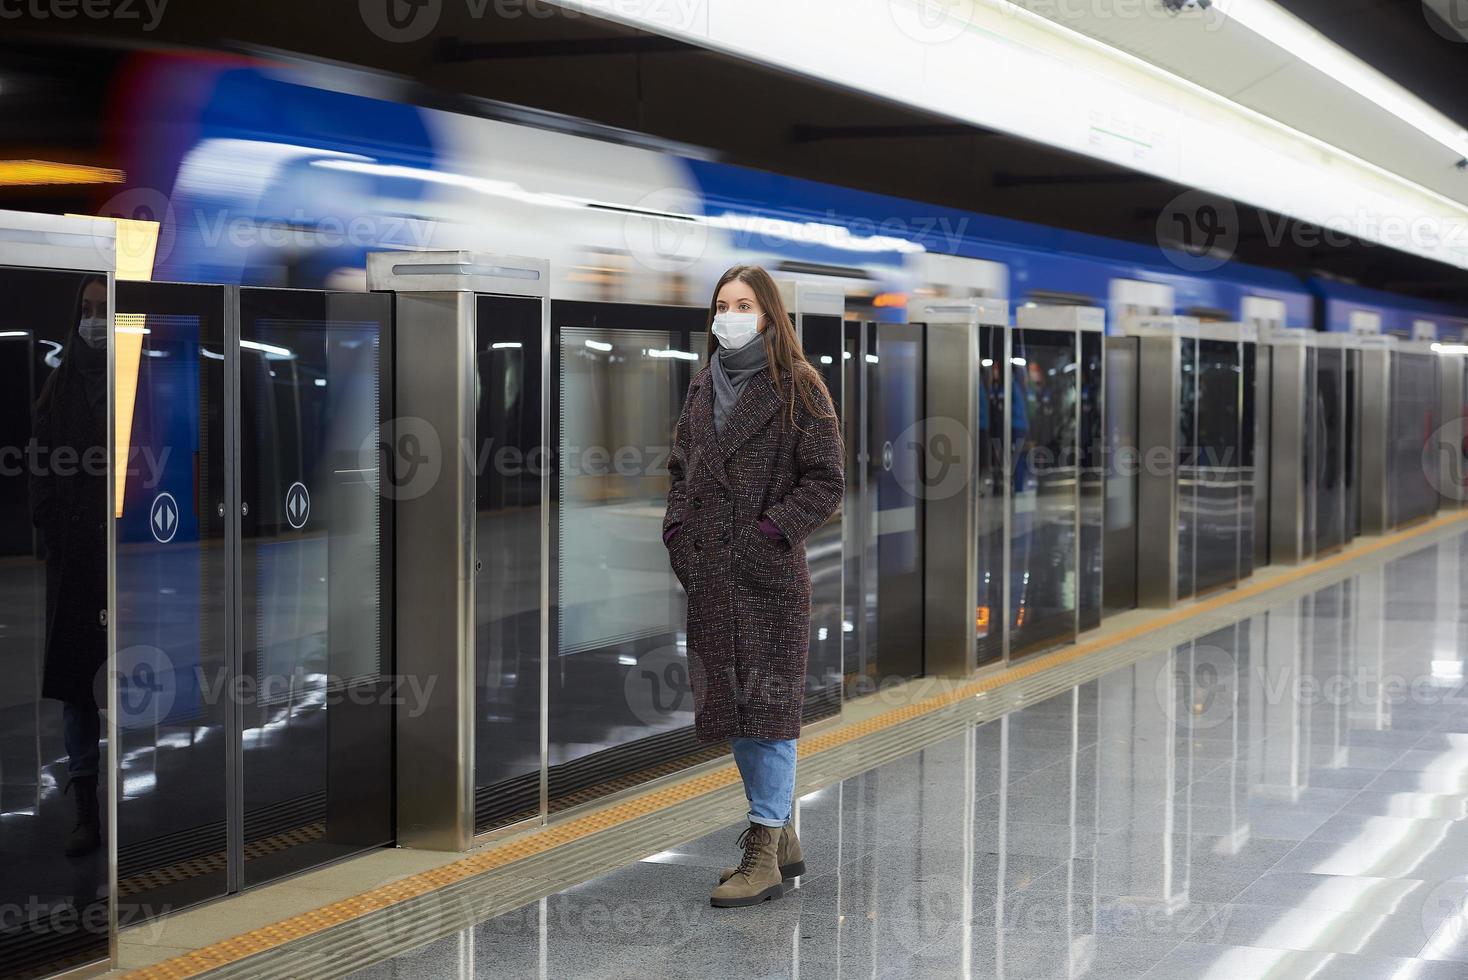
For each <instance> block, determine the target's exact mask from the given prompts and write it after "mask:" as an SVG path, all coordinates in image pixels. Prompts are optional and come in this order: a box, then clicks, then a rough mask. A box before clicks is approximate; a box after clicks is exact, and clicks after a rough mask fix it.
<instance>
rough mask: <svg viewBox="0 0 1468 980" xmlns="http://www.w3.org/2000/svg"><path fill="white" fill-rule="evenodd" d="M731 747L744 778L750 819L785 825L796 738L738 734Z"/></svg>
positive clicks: (791, 794)
mask: <svg viewBox="0 0 1468 980" xmlns="http://www.w3.org/2000/svg"><path fill="white" fill-rule="evenodd" d="M730 746H731V747H732V749H733V750H734V764H735V765H736V766H738V767H739V775H740V776H741V777H743V779H744V797H745V799H747V800H748V801H749V822H750V823H757V824H763V825H764V826H766V827H783V826H785V824H786V822H787V821H789V819H790V808H791V806H792V804H793V801H794V799H795V739H793V738H742V737H739V738H733V739H730Z"/></svg>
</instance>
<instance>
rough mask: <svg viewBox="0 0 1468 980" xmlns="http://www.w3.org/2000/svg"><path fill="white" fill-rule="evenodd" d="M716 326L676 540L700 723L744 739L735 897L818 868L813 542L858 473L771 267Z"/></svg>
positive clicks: (689, 443) (712, 307) (692, 391)
mask: <svg viewBox="0 0 1468 980" xmlns="http://www.w3.org/2000/svg"><path fill="white" fill-rule="evenodd" d="M709 332H710V334H711V336H710V337H709V349H710V350H714V354H713V356H711V357H710V359H709V364H708V365H707V366H706V367H704V369H703V370H701V371H699V372H698V374H696V375H695V376H694V378H693V381H692V383H691V384H690V385H689V386H688V397H687V400H686V401H685V402H684V405H683V412H682V414H681V415H680V416H679V419H678V425H677V428H676V429H675V430H674V435H673V452H672V455H671V457H670V461H669V464H668V465H669V469H670V471H671V473H672V477H673V482H672V486H671V488H670V489H669V491H668V509H667V514H666V516H665V517H664V519H663V541H664V543H666V544H667V546H668V554H669V560H670V562H671V564H672V566H673V572H674V574H676V575H677V576H678V579H679V580H680V581H681V582H682V583H683V587H684V589H686V590H687V592H688V667H689V675H690V678H691V680H692V687H693V700H694V726H695V730H696V732H697V734H698V737H699V738H700V739H701V740H702V741H706V742H708V741H718V740H722V739H726V738H727V739H730V740H731V747H732V749H733V753H734V762H735V764H736V765H737V766H738V767H739V774H740V776H741V777H743V780H744V794H745V796H746V797H747V798H748V801H749V815H748V816H749V827H748V829H746V830H745V831H744V833H743V834H741V835H740V838H739V844H740V846H741V847H742V848H743V849H744V856H743V859H742V860H741V861H740V863H739V866H738V867H736V868H726V869H725V870H724V874H723V876H722V878H721V879H720V884H719V886H718V887H717V888H716V889H714V893H713V896H712V899H711V900H712V902H713V904H714V905H716V906H720V907H733V906H743V905H755V904H758V903H759V902H762V901H764V900H766V899H770V898H779V897H780V896H781V895H783V894H784V890H785V886H784V879H786V878H793V877H795V876H796V875H799V874H802V873H804V871H805V861H804V857H803V855H802V853H801V849H800V841H799V840H797V839H796V836H795V832H794V831H793V830H792V829H791V827H790V822H789V821H790V811H791V806H792V802H793V794H794V791H795V740H796V738H797V737H799V735H800V720H801V710H802V707H803V702H804V696H805V674H806V657H807V654H808V652H809V646H810V569H809V567H808V566H807V564H806V557H805V540H806V538H807V537H808V536H809V535H810V534H811V533H812V532H813V531H816V530H818V529H819V528H820V527H821V526H822V525H824V524H825V523H826V521H827V520H828V519H829V518H830V517H831V515H832V514H833V513H835V511H836V508H837V507H839V506H840V505H841V495H842V492H843V490H844V489H845V486H846V481H845V477H844V476H843V473H842V448H841V429H840V423H839V420H838V419H837V418H836V413H835V410H834V408H833V407H832V402H831V396H830V394H829V393H828V392H827V390H826V386H825V384H824V382H822V380H821V376H820V374H819V373H818V372H817V371H816V369H815V368H814V367H812V366H811V364H810V362H809V361H807V360H806V358H805V353H804V352H803V351H802V350H801V347H800V340H799V339H798V338H797V337H796V335H795V328H794V326H793V324H792V323H791V321H790V317H789V314H788V313H786V311H785V304H784V303H783V302H782V301H781V299H780V293H779V290H778V289H777V288H776V286H775V283H774V280H772V279H771V278H770V276H769V274H768V273H767V272H765V270H763V269H761V268H759V267H757V266H735V267H734V268H732V269H730V270H729V271H728V272H726V273H724V275H723V277H722V278H720V280H719V283H718V285H717V286H716V287H715V288H714V296H713V299H712V301H711V302H710V303H709ZM715 340H717V342H718V346H717V348H716V347H715V345H714V342H715Z"/></svg>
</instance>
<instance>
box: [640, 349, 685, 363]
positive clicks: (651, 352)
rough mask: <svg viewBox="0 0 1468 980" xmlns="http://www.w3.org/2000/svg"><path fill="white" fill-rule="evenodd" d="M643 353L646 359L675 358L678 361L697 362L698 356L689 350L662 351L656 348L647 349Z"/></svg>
mask: <svg viewBox="0 0 1468 980" xmlns="http://www.w3.org/2000/svg"><path fill="white" fill-rule="evenodd" d="M643 353H644V354H646V355H647V356H648V357H675V358H677V359H678V360H680V361H696V360H698V355H697V354H695V353H693V351H690V350H673V349H672V348H669V349H667V350H663V349H661V348H657V347H648V348H646V349H644V350H643Z"/></svg>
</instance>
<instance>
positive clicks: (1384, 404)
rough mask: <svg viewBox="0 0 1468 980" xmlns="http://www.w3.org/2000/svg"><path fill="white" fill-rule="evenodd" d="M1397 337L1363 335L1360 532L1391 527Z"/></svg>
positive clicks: (1359, 397) (1359, 391) (1359, 392)
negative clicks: (1390, 461) (1390, 467)
mask: <svg viewBox="0 0 1468 980" xmlns="http://www.w3.org/2000/svg"><path fill="white" fill-rule="evenodd" d="M1395 345H1396V338H1395V337H1391V336H1387V335H1376V336H1363V337H1361V370H1360V371H1359V372H1358V373H1357V375H1356V379H1357V381H1356V383H1357V391H1356V395H1357V397H1356V404H1358V405H1359V406H1360V407H1361V481H1360V488H1361V533H1362V534H1385V533H1386V532H1387V530H1388V529H1389V528H1390V526H1391V517H1390V503H1391V501H1390V493H1389V488H1390V484H1389V481H1388V477H1389V473H1388V457H1389V449H1390V447H1389V445H1388V439H1389V433H1390V432H1391V407H1392V392H1391V383H1392V351H1393V349H1394V347H1395Z"/></svg>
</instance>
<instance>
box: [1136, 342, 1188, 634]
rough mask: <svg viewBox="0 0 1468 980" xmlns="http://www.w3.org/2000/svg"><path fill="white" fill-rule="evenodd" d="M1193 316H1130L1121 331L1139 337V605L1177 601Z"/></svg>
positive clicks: (1173, 603) (1169, 603) (1167, 604)
mask: <svg viewBox="0 0 1468 980" xmlns="http://www.w3.org/2000/svg"><path fill="white" fill-rule="evenodd" d="M1196 329H1197V321H1196V320H1191V319H1189V318H1188V317H1129V318H1127V319H1126V320H1125V321H1123V323H1122V330H1123V331H1124V332H1125V333H1126V334H1127V335H1128V336H1132V337H1136V338H1137V363H1138V371H1137V378H1138V381H1139V386H1138V387H1139V390H1138V392H1137V443H1138V449H1139V450H1140V454H1139V459H1138V473H1137V605H1138V606H1140V607H1143V608H1147V607H1152V608H1156V607H1167V606H1172V605H1175V604H1176V603H1177V572H1178V485H1177V482H1178V474H1177V465H1178V452H1179V449H1180V448H1181V447H1180V446H1179V445H1178V434H1179V433H1178V402H1179V401H1180V399H1181V390H1180V386H1181V380H1182V351H1181V343H1180V341H1181V337H1180V335H1179V330H1182V331H1192V332H1194V333H1196Z"/></svg>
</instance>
